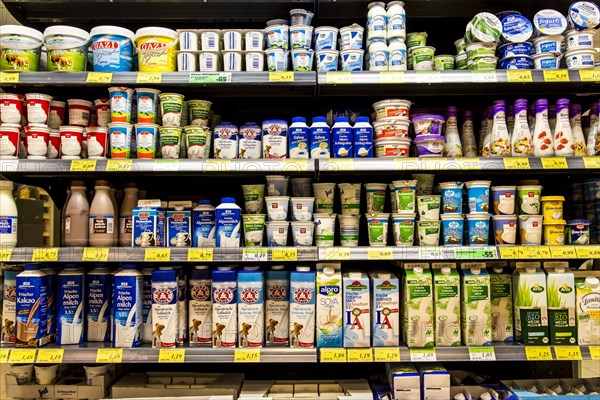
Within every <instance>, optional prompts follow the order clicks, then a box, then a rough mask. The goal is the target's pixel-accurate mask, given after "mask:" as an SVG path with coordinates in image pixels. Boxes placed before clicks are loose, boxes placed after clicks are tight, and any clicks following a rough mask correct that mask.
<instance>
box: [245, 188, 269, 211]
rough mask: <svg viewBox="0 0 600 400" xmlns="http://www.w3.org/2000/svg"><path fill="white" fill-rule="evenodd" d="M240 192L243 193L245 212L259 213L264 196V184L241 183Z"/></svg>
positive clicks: (261, 209)
mask: <svg viewBox="0 0 600 400" xmlns="http://www.w3.org/2000/svg"><path fill="white" fill-rule="evenodd" d="M242 192H243V193H244V204H245V208H246V213H248V214H261V213H262V211H263V199H264V197H265V185H242Z"/></svg>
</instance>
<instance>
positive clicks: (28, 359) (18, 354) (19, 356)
mask: <svg viewBox="0 0 600 400" xmlns="http://www.w3.org/2000/svg"><path fill="white" fill-rule="evenodd" d="M35 352H36V350H34V349H12V350H11V351H10V356H9V357H8V362H9V363H11V364H13V363H15V364H33V360H35Z"/></svg>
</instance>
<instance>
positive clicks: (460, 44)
mask: <svg viewBox="0 0 600 400" xmlns="http://www.w3.org/2000/svg"><path fill="white" fill-rule="evenodd" d="M454 46H455V47H456V54H461V53H463V52H465V50H466V49H467V44H466V43H465V38H464V37H461V38H460V39H457V40H456V41H455V42H454Z"/></svg>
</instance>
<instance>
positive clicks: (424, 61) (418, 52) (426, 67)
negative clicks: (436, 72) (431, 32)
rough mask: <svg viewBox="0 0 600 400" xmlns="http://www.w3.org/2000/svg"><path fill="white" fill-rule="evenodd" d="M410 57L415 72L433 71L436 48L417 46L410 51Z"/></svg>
mask: <svg viewBox="0 0 600 400" xmlns="http://www.w3.org/2000/svg"><path fill="white" fill-rule="evenodd" d="M409 53H410V56H411V58H412V60H413V70H415V71H432V70H433V65H434V64H433V58H434V56H435V47H431V46H417V47H411V48H410V49H409Z"/></svg>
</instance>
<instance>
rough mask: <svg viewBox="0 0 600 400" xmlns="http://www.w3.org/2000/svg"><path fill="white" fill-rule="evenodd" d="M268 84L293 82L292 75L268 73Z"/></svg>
mask: <svg viewBox="0 0 600 400" xmlns="http://www.w3.org/2000/svg"><path fill="white" fill-rule="evenodd" d="M269 82H294V73H293V72H292V71H287V72H269Z"/></svg>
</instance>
